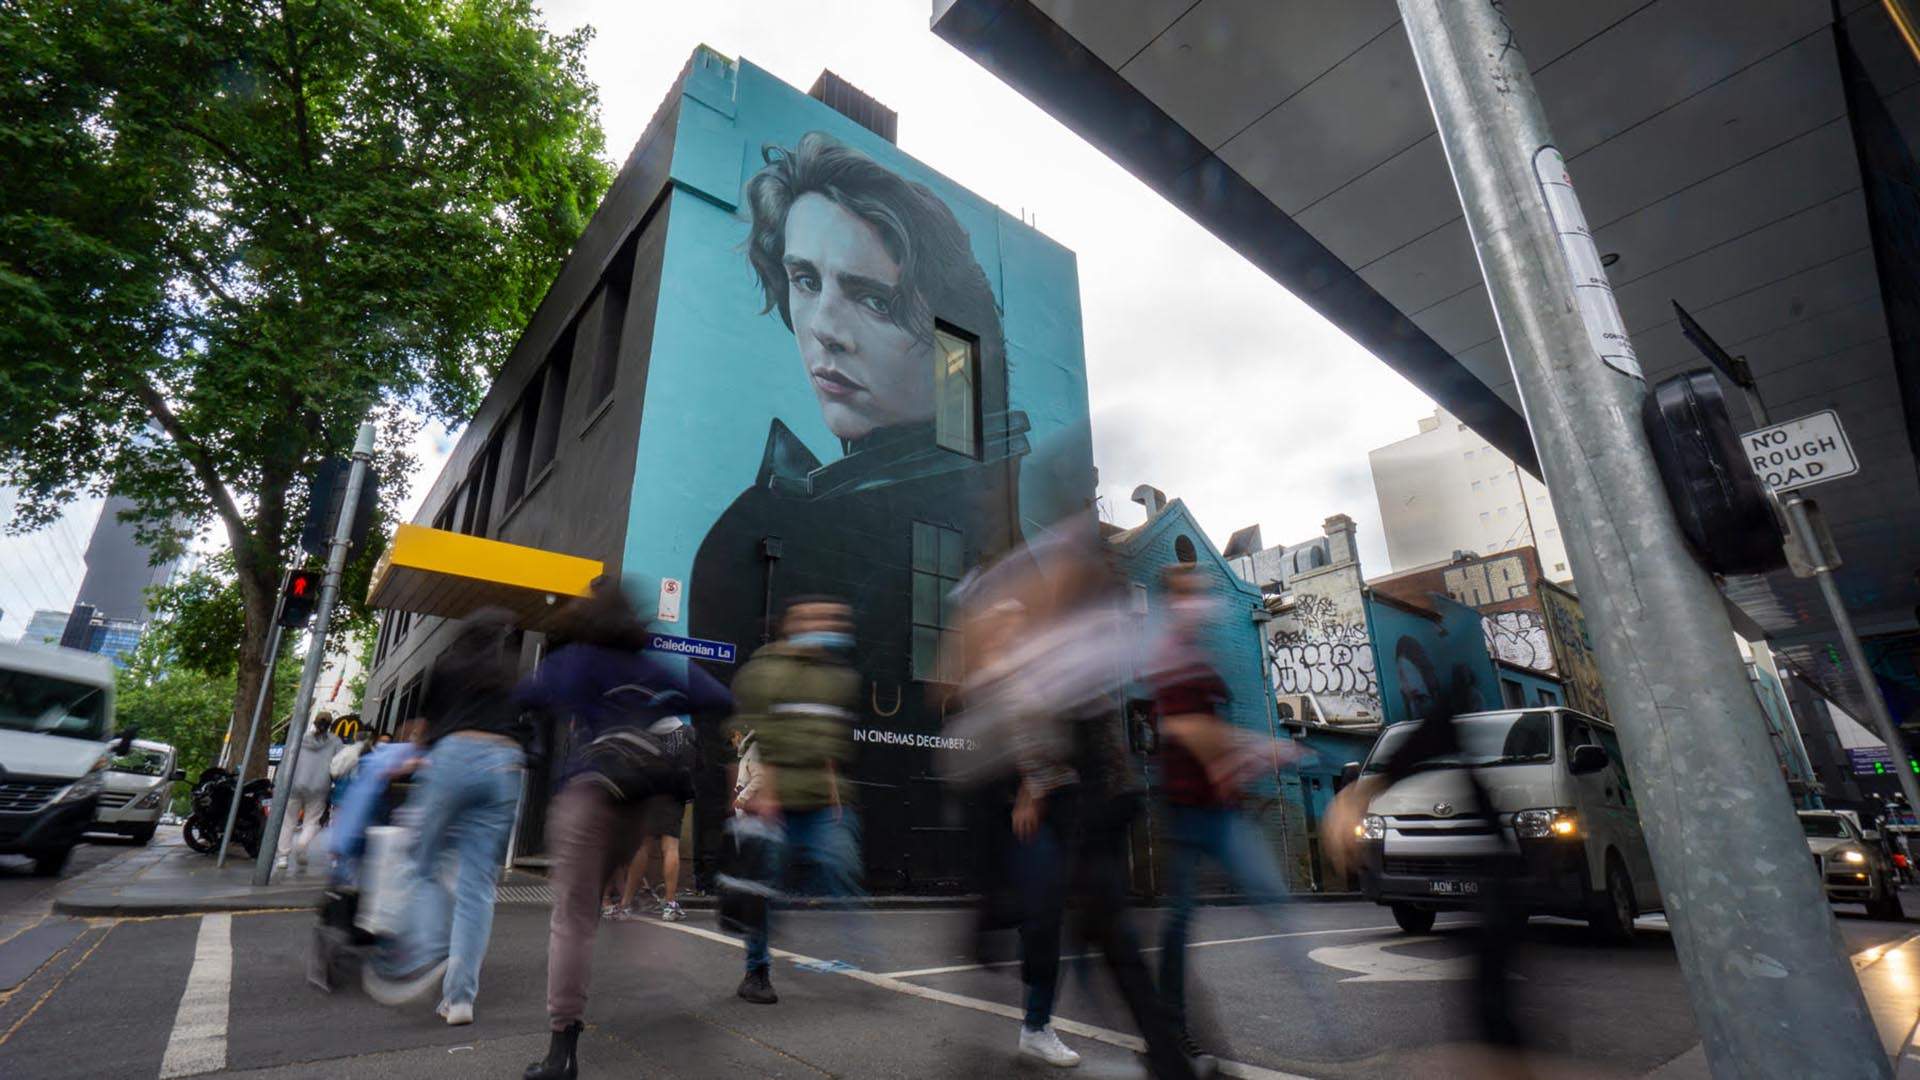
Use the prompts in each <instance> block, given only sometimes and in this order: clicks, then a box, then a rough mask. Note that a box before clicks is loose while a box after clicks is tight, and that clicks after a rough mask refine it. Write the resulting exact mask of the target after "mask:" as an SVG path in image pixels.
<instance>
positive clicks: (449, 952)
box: [400, 733, 524, 1005]
mask: <svg viewBox="0 0 1920 1080" xmlns="http://www.w3.org/2000/svg"><path fill="white" fill-rule="evenodd" d="M523 760H524V758H523V755H522V754H521V752H520V748H519V747H517V746H509V745H507V744H505V743H502V742H500V741H498V740H495V739H489V738H481V737H477V736H472V735H462V734H457V733H456V734H453V735H449V736H447V737H446V738H444V739H441V740H440V741H439V743H437V744H435V746H434V748H433V750H432V751H431V752H430V753H428V755H427V764H426V770H425V771H424V772H423V773H422V774H421V778H420V782H419V784H418V785H417V786H416V787H415V789H414V791H413V793H412V795H410V796H409V797H408V799H407V806H406V811H407V816H408V817H410V818H412V819H413V821H414V824H415V826H416V827H417V828H418V829H419V840H418V843H417V845H416V847H415V849H414V869H415V872H416V874H417V877H416V879H415V881H414V886H413V898H412V901H411V903H410V905H409V907H408V910H407V922H406V929H405V930H404V931H402V941H401V943H400V957H401V961H402V964H403V965H404V967H405V968H408V969H412V970H416V971H417V970H419V969H420V968H423V967H428V966H431V965H433V964H437V963H439V962H440V961H442V960H445V961H447V973H446V977H445V979H444V980H443V981H442V983H441V988H440V989H441V1004H443V1005H471V1004H473V999H474V996H475V995H476V994H478V993H479V991H480V962H481V960H483V959H485V957H486V954H487V941H488V939H490V938H491V937H492V936H493V901H494V886H495V885H496V884H497V883H498V882H499V880H500V864H501V862H502V861H503V860H504V859H505V858H506V854H507V834H508V832H510V831H511V830H512V828H513V812H514V808H515V806H516V805H517V804H518V803H519V801H520V778H521V773H522V762H523ZM443 861H446V862H451V863H452V864H453V867H452V870H453V892H452V894H451V895H449V894H448V892H447V887H446V885H445V884H444V883H443V881H442V880H441V874H440V869H441V864H442V862H443Z"/></svg>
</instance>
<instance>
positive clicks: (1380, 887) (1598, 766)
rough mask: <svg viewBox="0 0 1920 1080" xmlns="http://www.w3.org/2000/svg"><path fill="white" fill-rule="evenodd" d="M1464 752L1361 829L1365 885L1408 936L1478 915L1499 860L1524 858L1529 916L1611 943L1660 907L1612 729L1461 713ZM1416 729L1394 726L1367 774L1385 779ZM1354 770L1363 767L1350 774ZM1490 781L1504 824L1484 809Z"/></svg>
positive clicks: (1517, 891) (1520, 879) (1424, 773)
mask: <svg viewBox="0 0 1920 1080" xmlns="http://www.w3.org/2000/svg"><path fill="white" fill-rule="evenodd" d="M1454 723H1455V724H1456V725H1457V726H1458V731H1459V736H1460V746H1461V749H1460V752H1459V753H1458V754H1454V755H1450V756H1449V757H1448V758H1446V759H1444V760H1439V761H1435V762H1432V763H1430V764H1429V765H1428V767H1426V768H1424V769H1422V770H1421V771H1419V772H1417V773H1415V774H1413V775H1412V776H1409V777H1407V778H1406V779H1405V780H1402V781H1401V782H1400V783H1398V784H1395V785H1394V786H1392V787H1391V788H1388V789H1387V790H1386V791H1384V792H1382V793H1380V794H1379V795H1377V796H1375V797H1374V799H1373V801H1372V803H1371V804H1370V805H1369V806H1368V812H1367V814H1366V816H1365V817H1364V818H1363V819H1362V821H1361V824H1360V825H1359V827H1358V828H1359V833H1360V840H1361V845H1360V847H1361V853H1360V860H1359V862H1360V889H1361V892H1362V894H1363V895H1365V896H1366V897H1367V898H1368V899H1369V900H1373V901H1374V902H1376V903H1379V904H1384V905H1386V906H1388V907H1391V908H1392V909H1393V918H1394V921H1395V922H1397V923H1399V924H1400V928H1401V929H1403V930H1405V931H1407V932H1409V933H1415V934H1420V933H1425V932H1427V931H1428V930H1431V929H1432V928H1433V920H1434V915H1435V913H1436V912H1440V911H1446V910H1454V909H1464V908H1472V907H1475V906H1476V905H1477V904H1478V902H1479V899H1478V898H1479V894H1480V893H1481V891H1482V890H1483V889H1484V888H1486V887H1487V883H1488V882H1489V880H1491V877H1492V873H1493V870H1494V867H1493V862H1494V860H1496V859H1498V858H1501V857H1502V856H1503V853H1504V854H1512V853H1516V852H1517V856H1518V866H1519V869H1518V872H1517V874H1516V875H1515V876H1513V877H1511V878H1510V879H1509V881H1508V886H1509V888H1510V889H1511V891H1512V894H1513V895H1512V903H1513V905H1514V907H1515V908H1516V912H1517V914H1518V915H1519V916H1520V917H1521V918H1522V919H1524V918H1525V917H1527V916H1532V915H1560V916H1567V917H1571V918H1576V919H1585V920H1586V921H1587V922H1588V923H1589V924H1590V925H1591V926H1592V927H1593V928H1594V929H1595V931H1596V932H1598V933H1599V935H1600V936H1601V937H1602V938H1603V939H1605V940H1608V941H1612V942H1616V943H1625V942H1628V941H1631V940H1632V938H1633V920H1634V918H1635V916H1637V915H1639V914H1642V913H1645V912H1650V911H1656V910H1659V909H1660V908H1661V900H1660V890H1659V887H1658V885H1657V884H1656V883H1655V881H1654V877H1653V859H1652V856H1651V855H1649V854H1648V851H1647V842H1646V838H1645V837H1644V836H1643V835H1642V833H1641V831H1640V817H1639V813H1638V811H1637V809H1636V808H1635V804H1634V798H1633V783H1632V781H1631V779H1630V778H1629V777H1628V776H1627V770H1626V765H1625V763H1624V761H1623V760H1622V758H1621V756H1620V741H1619V739H1618V737H1617V736H1616V735H1615V734H1614V731H1613V728H1612V726H1611V725H1609V724H1607V723H1605V722H1603V721H1600V720H1596V719H1594V718H1593V717H1591V716H1586V715H1584V714H1582V713H1578V712H1574V711H1572V710H1570V709H1563V708H1540V709H1510V710H1502V711H1499V712H1483V713H1470V714H1467V715H1464V716H1460V717H1457V718H1456V719H1455V721H1454ZM1412 733H1413V725H1412V724H1395V725H1392V726H1389V727H1388V728H1387V729H1386V730H1385V731H1383V732H1382V733H1381V735H1380V739H1379V741H1378V742H1376V743H1375V744H1374V747H1373V750H1372V752H1371V753H1369V754H1368V756H1367V763H1366V765H1365V767H1364V769H1362V770H1356V771H1380V770H1381V769H1383V768H1384V766H1383V765H1381V764H1380V763H1381V762H1384V761H1386V760H1387V759H1388V758H1389V757H1390V756H1391V755H1392V754H1393V753H1394V751H1395V750H1396V749H1397V748H1398V747H1399V746H1400V745H1401V744H1402V742H1403V741H1404V740H1405V739H1406V738H1407V737H1409V736H1410V735H1411V734H1412ZM1350 768H1351V767H1350ZM1470 771H1471V774H1472V775H1477V776H1478V778H1479V781H1480V783H1481V785H1482V786H1483V788H1484V789H1485V790H1486V792H1487V795H1488V797H1489V798H1490V799H1491V800H1492V802H1493V808H1492V809H1493V812H1494V817H1495V824H1494V826H1492V827H1489V826H1488V824H1487V823H1486V821H1485V820H1483V819H1482V818H1480V817H1478V816H1476V815H1475V813H1474V799H1473V794H1472V788H1471V786H1470V783H1469V777H1470Z"/></svg>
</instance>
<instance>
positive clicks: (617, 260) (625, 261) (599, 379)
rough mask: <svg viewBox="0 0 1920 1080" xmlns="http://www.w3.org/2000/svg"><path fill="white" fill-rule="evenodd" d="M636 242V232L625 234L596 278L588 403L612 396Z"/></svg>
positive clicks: (638, 241) (631, 278)
mask: <svg viewBox="0 0 1920 1080" xmlns="http://www.w3.org/2000/svg"><path fill="white" fill-rule="evenodd" d="M639 244H640V235H639V233H635V234H634V235H633V236H632V237H629V238H628V240H627V242H626V243H625V244H623V245H621V248H620V252H619V254H617V255H615V256H614V257H613V265H612V266H609V267H607V276H606V277H604V278H602V279H601V280H600V304H599V308H600V322H599V324H598V325H597V326H595V327H594V330H595V333H594V341H593V361H592V362H593V385H592V386H591V387H589V390H590V391H591V396H590V397H588V399H587V400H588V402H589V403H590V405H592V406H598V405H599V404H600V403H601V402H603V401H605V400H607V399H608V398H610V397H612V396H613V387H614V384H615V383H617V382H618V381H619V379H620V335H621V334H622V333H623V332H624V330H625V328H626V324H627V296H628V294H630V293H632V292H633V260H634V257H635V254H636V253H637V252H638V250H639ZM588 415H589V416H591V415H592V413H591V412H590V413H589V414H588Z"/></svg>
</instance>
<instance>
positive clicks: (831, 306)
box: [785, 194, 933, 439]
mask: <svg viewBox="0 0 1920 1080" xmlns="http://www.w3.org/2000/svg"><path fill="white" fill-rule="evenodd" d="M786 244H787V253H786V260H785V262H786V269H787V310H788V313H789V315H791V317H792V319H793V334H794V338H795V340H796V341H797V343H798V344H799V346H800V360H801V363H802V364H803V365H804V366H805V369H806V374H807V381H808V384H809V385H810V386H812V387H813V392H814V396H815V397H817V398H818V399H819V400H820V413H821V416H822V417H823V418H824V419H825V420H826V422H827V427H828V428H830V429H831V430H832V431H833V433H834V434H835V435H836V436H838V437H840V438H842V439H858V438H861V437H863V436H865V435H868V434H870V433H871V432H873V431H874V430H876V429H878V428H883V427H892V426H894V425H897V424H904V423H909V422H912V421H915V420H925V419H927V418H928V417H931V416H932V415H933V352H932V349H933V346H932V342H931V341H930V340H926V341H923V340H919V339H916V338H915V337H914V336H913V335H912V334H910V333H908V332H907V331H906V330H905V329H903V328H902V327H901V326H900V325H899V324H898V323H896V322H894V321H893V312H894V305H895V290H896V289H897V288H898V286H899V283H900V266H899V264H898V263H896V262H895V261H894V259H893V256H892V254H891V253H889V252H888V251H887V246H886V244H885V243H883V242H882V241H881V239H880V234H879V233H878V232H877V231H875V230H874V228H873V226H871V225H869V224H867V223H866V222H865V221H863V220H862V219H860V218H859V217H858V216H856V215H854V214H852V213H850V212H849V211H848V210H847V209H846V208H845V207H843V206H841V205H840V204H839V203H836V202H834V201H833V200H831V199H828V198H826V197H825V196H822V195H815V194H808V195H802V196H801V197H800V198H798V199H796V200H794V203H793V206H792V207H791V208H790V209H789V210H788V211H787V231H786Z"/></svg>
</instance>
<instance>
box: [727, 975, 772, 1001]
mask: <svg viewBox="0 0 1920 1080" xmlns="http://www.w3.org/2000/svg"><path fill="white" fill-rule="evenodd" d="M734 993H736V994H738V995H740V996H741V997H743V998H745V999H746V1000H748V1001H751V1002H753V1003H754V1004H755V1005H772V1004H773V1003H775V1002H777V1001H779V1000H780V995H779V994H776V993H774V992H773V980H772V979H770V978H768V977H767V969H766V968H754V969H753V970H752V971H749V972H747V977H746V978H744V979H741V980H740V989H738V990H736V991H734Z"/></svg>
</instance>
